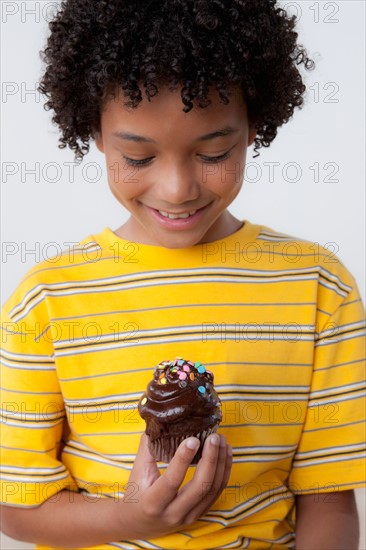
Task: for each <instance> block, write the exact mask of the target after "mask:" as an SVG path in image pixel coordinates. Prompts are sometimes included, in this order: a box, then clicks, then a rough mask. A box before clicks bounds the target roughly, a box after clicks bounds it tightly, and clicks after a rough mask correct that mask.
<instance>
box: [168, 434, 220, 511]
mask: <svg viewBox="0 0 366 550" xmlns="http://www.w3.org/2000/svg"><path fill="white" fill-rule="evenodd" d="M219 451H220V436H219V435H218V434H213V435H210V436H209V437H208V438H207V439H206V442H205V445H204V447H203V453H202V458H201V460H200V461H199V462H198V464H197V468H196V471H195V474H194V476H193V478H192V479H191V481H190V483H189V485H188V484H187V487H184V490H182V491H180V492H179V494H178V496H177V498H176V499H175V500H174V502H173V503H172V504H171V506H170V508H169V513H171V514H172V516H175V515H177V514H178V513H179V512H180V513H181V514H182V515H183V517H185V516H186V515H188V514H189V512H190V511H191V510H192V509H193V508H195V507H196V506H197V504H198V503H200V502H201V501H202V498H204V495H203V493H204V492H207V489H208V488H210V487H211V485H212V483H213V481H214V479H215V474H216V468H217V461H218V457H219Z"/></svg>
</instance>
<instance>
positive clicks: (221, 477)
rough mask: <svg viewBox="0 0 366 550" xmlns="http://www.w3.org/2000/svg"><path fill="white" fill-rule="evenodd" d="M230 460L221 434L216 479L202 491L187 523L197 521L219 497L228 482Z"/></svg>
mask: <svg viewBox="0 0 366 550" xmlns="http://www.w3.org/2000/svg"><path fill="white" fill-rule="evenodd" d="M228 460H229V461H230V462H231V458H230V457H229V456H228V446H227V444H226V439H225V437H224V436H220V452H219V457H218V461H217V468H216V472H215V477H214V480H213V482H212V484H211V485H210V486H208V487H207V490H206V491H204V490H203V491H202V498H201V501H200V502H198V503H197V505H196V506H194V507H193V508H192V509H191V510H190V512H189V513H188V515H187V516H186V518H185V523H187V524H190V523H193V522H194V521H196V520H197V519H198V518H199V517H200V516H202V515H203V514H204V513H205V512H207V510H209V508H210V507H211V506H212V505H213V503H214V502H216V500H217V499H218V498H219V496H220V494H221V493H222V490H223V488H224V482H226V484H227V481H226V478H225V475H226V476H227V469H228V464H227V462H228ZM229 471H230V468H229ZM227 479H228V478H227ZM225 486H226V485H225Z"/></svg>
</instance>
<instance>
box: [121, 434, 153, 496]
mask: <svg viewBox="0 0 366 550" xmlns="http://www.w3.org/2000/svg"><path fill="white" fill-rule="evenodd" d="M158 477H160V472H159V469H158V467H157V465H156V460H155V458H154V457H153V456H151V454H150V451H149V447H148V436H147V435H146V434H145V433H143V434H142V436H141V438H140V444H139V448H138V451H137V455H136V458H135V461H134V464H133V468H132V470H131V474H130V477H129V480H128V481H129V482H137V483H141V484H142V485H143V486H144V487H149V486H150V485H151V484H152V483H153V482H154V481H155V480H156V479H157V478H158Z"/></svg>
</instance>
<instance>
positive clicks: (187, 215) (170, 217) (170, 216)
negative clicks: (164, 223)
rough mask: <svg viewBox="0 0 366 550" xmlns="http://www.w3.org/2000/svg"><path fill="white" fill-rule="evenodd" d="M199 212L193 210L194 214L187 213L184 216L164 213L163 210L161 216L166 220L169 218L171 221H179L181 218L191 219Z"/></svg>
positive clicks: (160, 212) (160, 211)
mask: <svg viewBox="0 0 366 550" xmlns="http://www.w3.org/2000/svg"><path fill="white" fill-rule="evenodd" d="M196 212H197V210H192V212H185V213H184V214H169V213H168V212H163V211H162V210H159V214H161V215H162V216H164V217H165V218H169V219H170V220H177V219H180V218H183V219H185V218H189V216H192V215H193V214H195V213H196Z"/></svg>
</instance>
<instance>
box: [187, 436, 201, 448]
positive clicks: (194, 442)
mask: <svg viewBox="0 0 366 550" xmlns="http://www.w3.org/2000/svg"><path fill="white" fill-rule="evenodd" d="M186 445H187V447H188V449H191V450H192V451H193V450H196V451H197V449H198V447H199V445H200V442H199V441H198V440H197V439H195V438H194V437H189V438H188V439H186Z"/></svg>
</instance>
